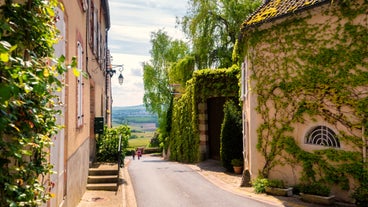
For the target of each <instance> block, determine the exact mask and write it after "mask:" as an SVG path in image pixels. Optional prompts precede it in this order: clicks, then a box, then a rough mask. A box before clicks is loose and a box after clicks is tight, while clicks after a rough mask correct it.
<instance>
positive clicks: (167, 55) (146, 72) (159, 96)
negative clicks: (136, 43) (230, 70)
mask: <svg viewBox="0 0 368 207" xmlns="http://www.w3.org/2000/svg"><path fill="white" fill-rule="evenodd" d="M151 43H152V49H151V51H150V54H151V58H152V59H151V60H150V62H146V63H144V64H143V82H144V91H145V93H144V97H143V102H144V104H145V106H146V109H147V110H148V111H149V112H151V113H154V114H157V115H158V118H159V128H160V131H161V133H165V131H166V130H165V128H166V127H165V126H166V124H167V111H168V109H169V106H170V103H171V100H172V97H173V96H172V94H171V87H170V84H173V83H174V82H173V81H174V80H173V81H171V80H170V75H169V74H170V70H171V68H172V67H173V65H174V64H175V63H176V62H178V61H179V60H181V59H183V58H185V57H186V56H187V55H188V54H189V47H188V46H187V44H186V43H184V42H183V41H182V40H173V39H172V38H170V37H169V36H168V35H167V33H166V32H165V31H163V30H159V31H157V32H153V33H152V34H151ZM189 72H190V74H191V71H189ZM174 73H175V72H174ZM174 73H172V74H171V76H172V77H178V75H173V74H174ZM187 76H188V75H186V77H187ZM175 80H177V78H175Z"/></svg>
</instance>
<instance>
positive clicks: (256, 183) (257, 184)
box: [252, 177, 268, 193]
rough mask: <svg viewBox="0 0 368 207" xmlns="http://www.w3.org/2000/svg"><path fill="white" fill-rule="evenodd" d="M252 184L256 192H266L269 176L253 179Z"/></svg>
mask: <svg viewBox="0 0 368 207" xmlns="http://www.w3.org/2000/svg"><path fill="white" fill-rule="evenodd" d="M252 186H253V188H254V191H255V192H256V193H264V192H266V189H265V188H266V187H267V186H268V179H267V178H261V177H259V178H256V179H255V180H253V181H252Z"/></svg>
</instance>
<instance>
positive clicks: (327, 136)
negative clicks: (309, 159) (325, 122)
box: [305, 126, 340, 148]
mask: <svg viewBox="0 0 368 207" xmlns="http://www.w3.org/2000/svg"><path fill="white" fill-rule="evenodd" d="M305 142H306V144H313V145H321V146H326V147H336V148H340V141H339V139H338V138H337V136H336V134H335V132H334V131H332V129H330V128H328V127H326V126H317V127H314V128H313V129H312V130H311V131H310V132H309V133H308V134H307V136H306V140H305Z"/></svg>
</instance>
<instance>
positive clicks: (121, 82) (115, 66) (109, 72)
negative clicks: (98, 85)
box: [106, 65, 124, 85]
mask: <svg viewBox="0 0 368 207" xmlns="http://www.w3.org/2000/svg"><path fill="white" fill-rule="evenodd" d="M112 68H119V71H120V75H119V77H118V80H119V84H120V85H122V84H123V82H124V76H123V73H122V72H123V70H124V65H111V66H110V68H109V69H107V70H106V73H107V74H109V75H110V77H112V76H113V75H114V74H115V73H116V70H113V69H112Z"/></svg>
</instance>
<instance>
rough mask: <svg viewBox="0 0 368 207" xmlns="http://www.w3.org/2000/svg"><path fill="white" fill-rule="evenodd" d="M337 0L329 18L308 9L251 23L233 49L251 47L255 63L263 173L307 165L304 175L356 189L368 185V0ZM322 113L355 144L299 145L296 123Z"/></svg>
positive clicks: (243, 50) (250, 56) (343, 138)
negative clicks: (318, 18) (266, 23)
mask: <svg viewBox="0 0 368 207" xmlns="http://www.w3.org/2000/svg"><path fill="white" fill-rule="evenodd" d="M331 4H332V5H331V6H330V7H328V9H326V12H324V13H322V14H323V15H324V16H325V17H326V21H324V22H314V23H310V22H308V21H309V20H310V19H311V18H312V17H313V15H312V13H311V11H305V13H306V15H293V18H285V20H284V21H283V22H281V23H279V24H274V25H270V27H269V28H264V29H260V28H248V29H246V30H245V31H244V33H243V38H242V40H241V41H243V42H238V45H237V48H238V51H237V53H234V54H233V56H234V57H239V56H241V54H245V53H246V54H247V56H248V60H249V63H250V67H249V70H250V71H251V74H252V76H251V80H252V83H254V85H253V87H252V92H253V93H254V94H256V96H257V107H256V111H257V112H258V113H259V115H260V116H261V118H262V120H263V123H262V124H261V125H260V126H259V128H258V130H257V134H258V144H257V149H258V150H259V151H260V152H261V154H262V155H263V156H264V158H265V163H264V166H263V169H261V172H260V173H261V175H262V176H263V177H265V178H267V177H268V176H269V174H270V172H271V170H272V169H273V168H274V167H276V166H280V165H290V166H291V167H292V168H296V167H297V166H301V167H303V172H302V177H301V182H304V183H313V182H316V181H321V182H324V183H327V184H331V185H332V184H339V185H340V187H341V188H342V189H344V190H349V188H350V187H351V186H352V185H351V183H352V181H353V183H354V184H355V185H357V186H368V167H367V162H366V161H364V160H363V154H362V152H363V149H365V148H364V147H367V136H368V130H367V127H368V120H367V118H368V94H367V91H368V71H367V68H368V59H367V57H368V47H367V45H368V36H367V34H368V25H367V24H366V22H368V20H367V16H366V15H365V16H364V14H365V12H366V11H367V9H368V2H367V1H333V2H331ZM326 7H327V6H326ZM334 16H335V17H337V18H333V17H334ZM359 18H360V20H359ZM342 19H343V20H342ZM359 22H365V24H360V23H359ZM240 44H244V47H241V46H239V45H240ZM239 54H240V55H239ZM320 118H321V119H323V120H325V121H326V122H327V123H329V124H330V125H333V126H335V128H336V129H338V130H339V136H338V138H339V139H340V140H341V142H343V143H344V146H346V147H347V148H349V150H337V149H331V148H326V149H324V150H316V151H313V152H307V151H304V150H303V149H301V148H300V147H299V145H298V144H297V143H296V142H295V140H296V137H293V136H292V134H293V132H294V130H295V127H296V125H297V124H303V123H305V121H306V120H316V119H320ZM362 192H364V190H363V191H362ZM365 192H367V191H365Z"/></svg>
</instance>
